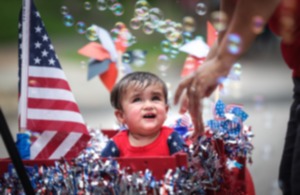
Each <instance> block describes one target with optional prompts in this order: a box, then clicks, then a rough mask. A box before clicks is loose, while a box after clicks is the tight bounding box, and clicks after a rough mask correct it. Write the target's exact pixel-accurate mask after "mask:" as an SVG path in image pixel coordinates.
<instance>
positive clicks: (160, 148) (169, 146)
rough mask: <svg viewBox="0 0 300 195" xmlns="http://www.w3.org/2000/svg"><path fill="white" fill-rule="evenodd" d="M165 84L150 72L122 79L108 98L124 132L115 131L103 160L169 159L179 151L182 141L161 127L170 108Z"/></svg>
mask: <svg viewBox="0 0 300 195" xmlns="http://www.w3.org/2000/svg"><path fill="white" fill-rule="evenodd" d="M167 97H168V91H167V87H166V85H165V83H164V82H163V81H162V80H161V79H160V78H158V77H157V76H156V75H154V74H152V73H149V72H133V73H130V74H127V75H126V76H124V77H123V78H122V79H121V80H120V81H119V82H118V83H117V84H116V85H115V87H114V88H113V90H112V92H111V96H110V101H111V104H112V106H113V107H114V108H115V116H116V118H117V120H118V122H119V123H120V124H122V125H124V126H125V127H126V130H122V131H120V132H118V134H116V135H115V136H114V137H113V138H112V139H111V140H110V141H108V143H107V145H106V147H105V148H104V149H103V151H102V152H101V156H102V157H135V156H169V155H172V154H174V153H176V152H178V151H181V150H182V149H183V146H184V141H183V140H182V138H181V137H180V135H179V134H178V133H177V132H176V131H174V130H173V129H171V128H168V127H165V126H163V123H164V122H165V120H166V118H167V112H168V109H169V106H168V102H167Z"/></svg>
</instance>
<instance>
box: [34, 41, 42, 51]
mask: <svg viewBox="0 0 300 195" xmlns="http://www.w3.org/2000/svg"><path fill="white" fill-rule="evenodd" d="M34 46H35V48H36V49H40V48H41V46H42V44H41V43H40V42H38V41H37V42H36V43H34Z"/></svg>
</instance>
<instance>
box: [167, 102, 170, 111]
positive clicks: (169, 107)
mask: <svg viewBox="0 0 300 195" xmlns="http://www.w3.org/2000/svg"><path fill="white" fill-rule="evenodd" d="M169 108H170V107H169V104H166V112H168V111H169Z"/></svg>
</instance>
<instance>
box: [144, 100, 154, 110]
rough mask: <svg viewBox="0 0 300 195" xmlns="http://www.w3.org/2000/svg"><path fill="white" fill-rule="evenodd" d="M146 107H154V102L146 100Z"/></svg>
mask: <svg viewBox="0 0 300 195" xmlns="http://www.w3.org/2000/svg"><path fill="white" fill-rule="evenodd" d="M144 108H145V109H153V103H152V102H151V101H145V104H144Z"/></svg>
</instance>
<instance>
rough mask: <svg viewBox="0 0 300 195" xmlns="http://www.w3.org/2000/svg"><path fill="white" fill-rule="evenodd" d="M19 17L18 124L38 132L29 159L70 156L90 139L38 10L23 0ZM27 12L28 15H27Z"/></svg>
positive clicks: (74, 154) (31, 3) (77, 152)
mask: <svg viewBox="0 0 300 195" xmlns="http://www.w3.org/2000/svg"><path fill="white" fill-rule="evenodd" d="M23 2H25V3H24V6H23V9H22V12H21V14H20V20H19V125H20V129H21V130H29V131H31V132H38V136H37V137H36V139H35V140H33V142H32V144H31V147H30V158H31V159H58V158H61V157H65V158H73V157H75V156H77V155H78V154H79V152H80V151H81V150H82V149H84V148H85V147H86V144H87V142H88V141H89V139H90V136H89V133H88V130H87V127H86V125H85V123H84V120H83V118H82V115H81V113H80V111H79V108H78V106H77V103H76V101H75V98H74V96H73V94H72V92H71V89H70V86H69V84H68V81H67V80H66V76H65V74H64V72H63V70H62V68H61V66H60V63H59V60H58V58H57V56H56V54H55V51H54V48H53V45H52V44H51V41H50V38H49V36H48V34H47V32H46V29H45V26H44V24H43V22H42V20H41V17H40V14H39V12H38V11H37V10H36V7H35V5H34V4H33V2H31V0H28V1H23ZM26 13H27V15H26Z"/></svg>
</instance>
